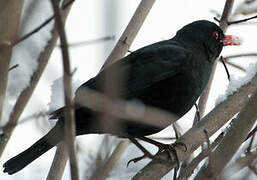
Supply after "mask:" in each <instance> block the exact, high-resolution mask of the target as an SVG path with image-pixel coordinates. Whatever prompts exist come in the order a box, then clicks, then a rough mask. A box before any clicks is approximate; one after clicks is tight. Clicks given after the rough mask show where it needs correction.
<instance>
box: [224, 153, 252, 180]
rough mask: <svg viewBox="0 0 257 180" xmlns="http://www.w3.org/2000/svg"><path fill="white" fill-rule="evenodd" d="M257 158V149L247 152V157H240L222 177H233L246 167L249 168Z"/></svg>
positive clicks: (228, 167) (225, 170)
mask: <svg viewBox="0 0 257 180" xmlns="http://www.w3.org/2000/svg"><path fill="white" fill-rule="evenodd" d="M256 158H257V149H254V150H253V151H251V152H246V153H245V156H240V157H239V158H238V159H236V160H235V162H233V163H232V164H230V165H229V166H227V167H226V168H225V169H224V170H223V172H222V175H223V176H224V177H231V176H232V175H233V174H235V172H239V171H240V170H241V169H243V168H244V167H247V166H248V165H249V164H251V163H252V162H253V161H254V160H255V159H256Z"/></svg>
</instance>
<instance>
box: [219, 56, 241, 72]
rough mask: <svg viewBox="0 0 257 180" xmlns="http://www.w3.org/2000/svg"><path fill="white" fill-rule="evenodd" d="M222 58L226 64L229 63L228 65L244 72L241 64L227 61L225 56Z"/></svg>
mask: <svg viewBox="0 0 257 180" xmlns="http://www.w3.org/2000/svg"><path fill="white" fill-rule="evenodd" d="M223 60H224V62H225V63H226V64H228V65H230V66H232V67H234V68H236V69H239V70H241V71H243V72H246V69H245V68H243V67H242V66H240V65H237V64H235V63H232V62H229V61H227V60H226V59H225V58H223Z"/></svg>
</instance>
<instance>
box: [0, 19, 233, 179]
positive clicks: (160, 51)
mask: <svg viewBox="0 0 257 180" xmlns="http://www.w3.org/2000/svg"><path fill="white" fill-rule="evenodd" d="M228 37H229V38H226V37H225V35H224V34H223V32H222V30H221V29H220V28H219V27H218V26H217V25H216V24H214V23H212V22H209V21H206V20H201V21H195V22H193V23H190V24H188V25H186V26H184V27H183V28H182V29H180V30H179V31H178V32H177V34H176V36H175V37H173V38H172V39H169V40H165V41H160V42H157V43H154V44H152V45H149V46H146V47H143V48H141V49H139V50H137V51H135V52H132V53H131V54H129V55H128V56H126V57H124V58H122V59H120V60H119V61H117V62H115V63H113V64H112V65H110V66H109V67H107V68H105V69H104V70H103V71H102V72H101V73H99V74H98V75H97V76H96V77H94V78H92V79H90V80H89V81H87V82H86V83H84V84H83V85H82V86H80V88H79V89H78V90H77V92H76V98H79V97H78V94H80V95H81V93H80V92H82V91H83V88H84V87H87V88H89V89H92V90H96V91H99V92H102V89H101V88H100V85H99V84H100V83H99V81H100V80H101V79H102V78H103V76H104V74H105V73H111V72H113V70H114V69H118V72H119V73H122V74H124V75H125V76H124V78H123V79H122V80H121V83H120V84H121V88H120V89H121V91H120V92H119V96H120V97H121V98H122V99H124V100H133V99H138V100H139V101H141V102H142V103H144V104H145V105H149V106H154V107H158V108H161V109H163V110H166V111H169V112H171V113H174V114H175V115H177V116H178V117H181V116H183V115H184V114H185V113H186V112H188V111H189V110H190V108H191V107H192V106H193V105H194V104H195V102H196V100H197V99H198V97H199V96H200V95H201V93H202V91H203V90H204V88H205V86H206V84H207V82H208V79H209V76H210V73H211V70H212V67H213V63H214V61H215V59H216V58H217V57H218V56H219V54H220V52H221V50H222V48H223V46H224V45H231V44H233V42H232V38H231V36H228ZM78 92H79V93H78ZM96 116H97V114H96V113H95V112H93V111H92V110H90V109H88V108H86V107H83V106H81V105H78V104H75V119H76V130H77V135H82V134H90V133H110V134H114V135H117V136H119V137H143V136H147V135H150V134H154V133H157V132H159V131H161V130H162V129H161V128H159V127H154V126H150V125H144V124H142V123H141V124H140V123H136V122H135V121H121V123H120V124H119V126H121V128H120V131H119V132H114V131H111V130H110V132H105V131H104V130H103V129H102V126H101V125H100V123H99V122H98V121H99V120H98V118H95V117H96ZM58 119H59V120H58V122H57V123H56V125H55V127H53V128H52V129H51V130H50V131H49V132H48V133H47V134H46V135H45V136H44V137H42V138H41V139H40V140H39V141H37V142H36V143H35V144H33V145H32V146H31V147H30V148H28V149H27V150H25V151H24V152H22V153H20V154H19V155H17V156H15V157H13V158H11V159H10V160H8V161H7V162H6V163H5V164H4V165H3V166H4V172H7V173H8V174H14V173H16V172H17V171H19V170H21V169H22V168H24V167H25V166H27V165H28V164H29V163H31V162H32V161H33V160H35V159H36V158H38V157H39V156H41V155H42V154H44V153H45V152H46V151H48V150H49V149H51V148H52V147H53V146H55V145H57V144H58V143H59V142H60V141H62V140H63V137H64V132H63V126H64V120H63V119H64V118H63V116H62V115H59V117H58ZM107 124H108V123H107Z"/></svg>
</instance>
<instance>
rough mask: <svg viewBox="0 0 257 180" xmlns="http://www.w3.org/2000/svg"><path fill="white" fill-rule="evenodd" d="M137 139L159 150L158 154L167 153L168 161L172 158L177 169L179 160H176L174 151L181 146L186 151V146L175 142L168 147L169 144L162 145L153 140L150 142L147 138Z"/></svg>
mask: <svg viewBox="0 0 257 180" xmlns="http://www.w3.org/2000/svg"><path fill="white" fill-rule="evenodd" d="M138 139H140V140H142V141H145V142H148V143H150V144H153V145H155V146H157V147H158V148H159V151H158V152H161V151H165V152H167V154H168V156H169V158H170V159H173V158H172V157H174V158H175V161H176V162H177V167H179V160H178V155H177V151H176V150H175V147H176V146H178V145H181V146H183V147H184V148H185V151H187V147H186V145H185V144H183V143H180V142H177V143H174V144H171V145H170V144H163V143H160V142H157V141H154V140H152V139H150V138H147V137H140V138H138Z"/></svg>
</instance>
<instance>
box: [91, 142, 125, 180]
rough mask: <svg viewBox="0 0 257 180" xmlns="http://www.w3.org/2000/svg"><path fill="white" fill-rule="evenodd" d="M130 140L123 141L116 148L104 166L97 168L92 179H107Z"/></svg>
mask: <svg viewBox="0 0 257 180" xmlns="http://www.w3.org/2000/svg"><path fill="white" fill-rule="evenodd" d="M129 143H130V142H129V140H123V141H121V142H120V143H119V144H118V145H117V146H116V148H115V149H114V151H113V153H112V155H111V156H110V157H109V158H108V160H107V161H106V162H105V164H104V165H103V166H101V167H100V168H99V169H97V170H96V171H95V172H94V173H93V175H92V177H91V178H90V179H91V180H104V179H107V176H108V175H109V174H110V172H111V170H112V169H113V167H114V166H115V164H116V163H117V161H118V160H119V158H120V156H121V155H122V153H123V152H124V151H125V150H126V148H127V146H128V145H129Z"/></svg>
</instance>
